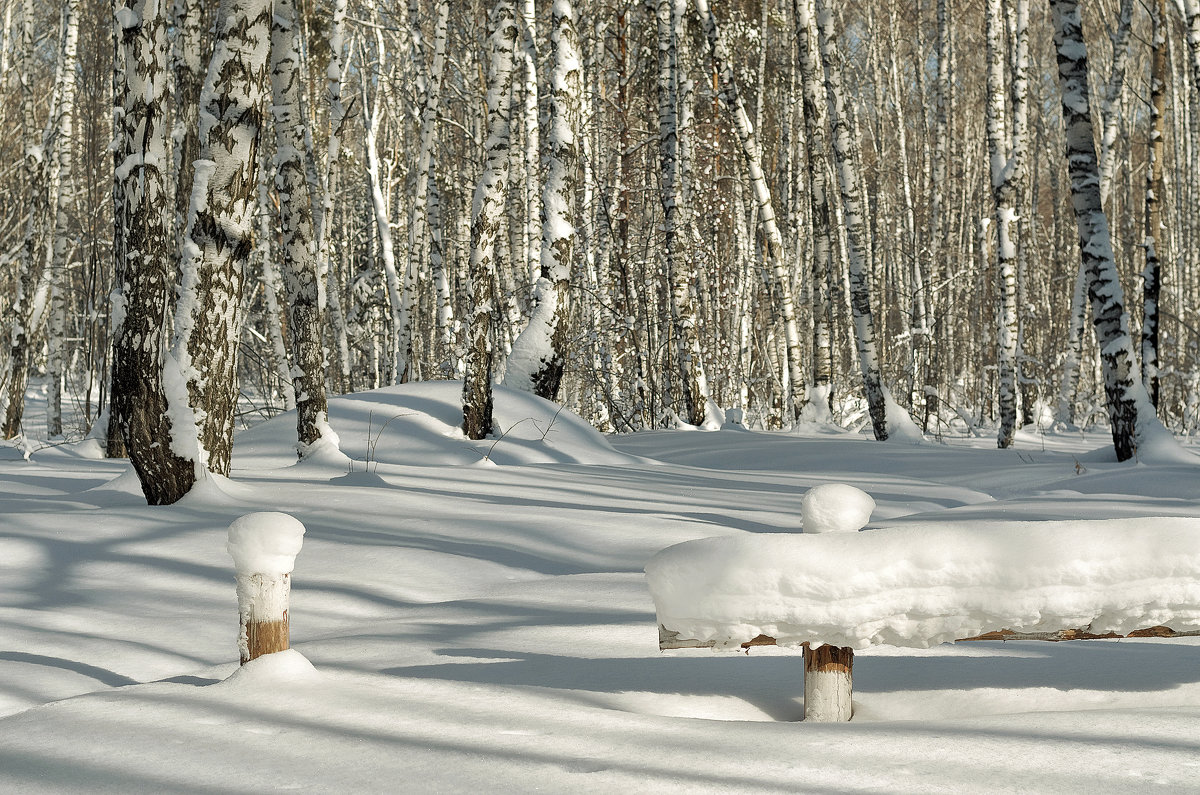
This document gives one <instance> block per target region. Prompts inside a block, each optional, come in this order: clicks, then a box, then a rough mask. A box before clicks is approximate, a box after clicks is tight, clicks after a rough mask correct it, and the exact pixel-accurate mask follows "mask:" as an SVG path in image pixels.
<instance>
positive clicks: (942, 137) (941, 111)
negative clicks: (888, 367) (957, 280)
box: [922, 0, 953, 430]
mask: <svg viewBox="0 0 1200 795" xmlns="http://www.w3.org/2000/svg"><path fill="white" fill-rule="evenodd" d="M948 2H949V0H937V11H936V15H937V100H936V110H935V112H934V128H933V136H934V141H933V168H932V180H931V182H932V184H931V185H930V191H931V193H932V196H931V205H932V207H931V213H932V215H933V218H932V224H933V230H932V235H931V236H930V241H929V242H930V244H929V260H930V264H931V272H932V280H933V281H937V280H939V279H941V278H942V275H943V274H944V273H947V272H949V267H948V264H947V263H946V262H945V261H944V260H945V259H946V255H945V254H944V252H946V251H948V250H951V249H950V246H949V245H947V244H946V242H945V240H944V238H945V236H946V230H947V229H948V228H949V224H948V223H947V221H948V218H947V216H948V215H949V213H947V211H946V205H947V197H948V195H949V193H950V191H949V186H948V185H947V184H946V174H947V172H948V161H949V150H950V132H949V129H950V119H949V116H950V98H951V92H952V90H953V88H952V85H951V82H950V19H949V16H950V15H949V10H948V8H947V5H948ZM937 325H938V324H936V323H935V327H937ZM940 347H941V340H940V339H932V338H931V339H930V355H929V361H928V366H929V369H928V375H927V377H926V379H925V387H924V391H925V418H924V422H923V423H922V427H923V428H924V429H925V430H928V429H929V420H930V418H931V417H932V418H937V417H938V413H939V411H940V410H941V406H940V401H941V392H940V389H939V387H940V382H941V379H940V374H939V367H938V366H937V361H938V359H939V353H940V351H939V349H940Z"/></svg>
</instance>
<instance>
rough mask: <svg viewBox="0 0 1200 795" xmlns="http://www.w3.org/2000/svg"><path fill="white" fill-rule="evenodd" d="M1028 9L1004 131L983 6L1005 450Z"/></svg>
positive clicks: (1000, 27)
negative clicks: (1008, 122)
mask: <svg viewBox="0 0 1200 795" xmlns="http://www.w3.org/2000/svg"><path fill="white" fill-rule="evenodd" d="M1028 28H1029V5H1028V0H1016V25H1015V31H1014V33H1015V40H1014V41H1013V42H1011V46H1012V47H1013V49H1014V52H1015V55H1014V63H1015V69H1014V70H1013V74H1012V83H1013V85H1012V96H1013V108H1012V113H1013V129H1012V132H1011V135H1010V133H1009V132H1008V131H1007V129H1006V124H1005V118H1006V116H1007V115H1008V112H1007V111H1008V102H1007V97H1008V91H1007V90H1006V85H1005V79H1004V72H1005V65H1006V64H1007V62H1008V59H1007V57H1006V56H1005V51H1006V50H1005V46H1004V7H1003V3H1002V1H1001V0H988V5H987V53H988V78H987V83H988V86H987V93H988V105H987V137H988V150H989V155H990V161H991V177H992V201H993V203H994V206H995V227H996V264H997V272H998V277H999V283H998V285H997V292H998V294H999V298H1000V306H999V320H1000V322H999V328H998V330H997V342H998V350H997V353H996V362H997V371H998V372H997V380H998V388H999V396H998V403H999V409H1000V428H999V433H998V435H997V439H996V444H997V446H998V447H1001V448H1007V447H1010V446H1011V445H1012V443H1013V438H1014V436H1015V434H1016V426H1017V361H1018V355H1019V350H1018V349H1019V345H1018V342H1019V335H1018V324H1017V275H1018V273H1017V272H1018V267H1017V256H1018V230H1019V228H1020V227H1019V225H1018V219H1017V194H1018V187H1019V186H1020V184H1021V180H1022V178H1023V176H1024V168H1025V148H1026V147H1025V138H1026V137H1027V133H1026V128H1027V125H1026V124H1025V114H1026V111H1025V108H1026V103H1027V100H1026V98H1027V96H1028V86H1027V78H1026V72H1027V70H1028V66H1029V43H1028V42H1029V33H1028Z"/></svg>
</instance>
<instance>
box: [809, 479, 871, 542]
mask: <svg viewBox="0 0 1200 795" xmlns="http://www.w3.org/2000/svg"><path fill="white" fill-rule="evenodd" d="M874 510H875V500H873V499H871V495H870V494H867V493H866V492H865V491H863V490H862V489H856V488H854V487H853V486H849V485H847V484H845V483H822V484H821V485H820V486H813V487H812V488H811V489H809V490H808V493H807V494H805V495H804V499H803V500H801V501H800V516H801V518H803V520H804V532H806V533H854V532H857V531H858V530H861V529H862V528H863V526H864V525H866V523H867V522H869V521H871V512H872V511H874Z"/></svg>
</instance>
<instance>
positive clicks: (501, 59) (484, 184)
mask: <svg viewBox="0 0 1200 795" xmlns="http://www.w3.org/2000/svg"><path fill="white" fill-rule="evenodd" d="M489 24H490V27H491V31H492V35H491V38H490V40H489V50H490V57H489V60H488V78H487V79H488V83H487V85H488V92H487V109H488V137H487V140H486V141H485V142H484V157H485V160H484V166H483V172H482V173H481V174H480V175H479V181H478V183H476V186H475V197H474V201H473V202H472V207H471V216H472V217H471V264H470V280H471V304H470V313H471V317H470V324H469V327H468V330H467V348H466V355H465V358H464V362H463V364H464V366H465V374H464V379H463V432H464V433H465V434H466V435H467V437H468V438H470V439H482V438H484V437H485V436H487V435H488V434H489V433H491V432H492V425H493V419H492V360H493V352H494V345H493V339H492V336H491V333H490V332H491V327H492V314H493V312H495V311H496V306H495V303H496V287H495V285H496V239H497V237H498V236H499V234H500V228H501V221H502V219H501V215H502V213H503V212H504V196H505V193H506V191H507V190H508V148H509V143H510V141H511V139H512V130H511V117H512V108H511V105H510V103H509V101H508V98H509V95H510V93H511V91H512V80H513V55H514V52H515V49H516V46H517V23H516V14H515V12H514V9H513V4H512V2H511V0H496V4H495V5H494V6H492V11H491V14H490V20H489Z"/></svg>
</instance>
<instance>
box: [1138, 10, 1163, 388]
mask: <svg viewBox="0 0 1200 795" xmlns="http://www.w3.org/2000/svg"><path fill="white" fill-rule="evenodd" d="M1150 18H1151V20H1152V28H1151V48H1152V50H1151V55H1150V141H1149V145H1148V149H1149V152H1148V163H1147V167H1146V239H1145V241H1144V243H1143V247H1144V249H1145V257H1146V259H1145V270H1143V271H1142V383H1143V384H1145V386H1146V393H1147V395H1149V397H1150V403H1151V405H1153V406H1154V407H1155V408H1157V407H1158V367H1159V363H1158V302H1159V293H1160V285H1161V278H1160V273H1159V272H1160V269H1161V267H1162V266H1161V262H1162V259H1163V257H1162V256H1161V255H1160V253H1159V252H1160V250H1162V249H1164V248H1165V243H1166V236H1165V235H1164V234H1163V219H1162V200H1163V196H1164V185H1163V111H1164V110H1165V104H1166V92H1167V32H1166V23H1167V4H1166V0H1153V4H1152V5H1151V6H1150Z"/></svg>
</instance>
